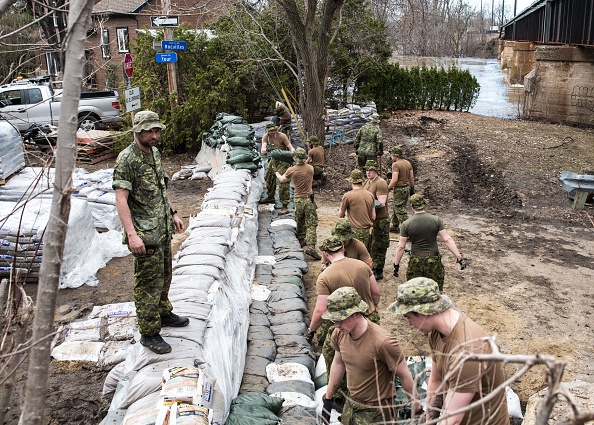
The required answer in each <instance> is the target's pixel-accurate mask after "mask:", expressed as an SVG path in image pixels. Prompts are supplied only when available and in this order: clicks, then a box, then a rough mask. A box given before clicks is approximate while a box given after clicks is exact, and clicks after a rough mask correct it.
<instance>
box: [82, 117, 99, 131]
mask: <svg viewBox="0 0 594 425" xmlns="http://www.w3.org/2000/svg"><path fill="white" fill-rule="evenodd" d="M78 128H79V129H80V130H84V131H89V130H98V129H99V121H98V120H97V118H95V117H94V116H93V115H81V116H79V117H78Z"/></svg>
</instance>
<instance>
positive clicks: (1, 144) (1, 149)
mask: <svg viewBox="0 0 594 425" xmlns="http://www.w3.org/2000/svg"><path fill="white" fill-rule="evenodd" d="M24 166H25V155H24V152H23V140H22V139H21V135H20V134H19V132H18V131H17V130H16V129H15V128H14V127H13V126H12V125H10V124H9V123H8V122H6V121H4V120H2V119H0V182H4V180H5V179H7V178H8V177H10V176H11V175H13V174H14V173H16V172H17V171H18V170H20V169H21V168H23V167H24Z"/></svg>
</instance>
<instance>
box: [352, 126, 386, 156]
mask: <svg viewBox="0 0 594 425" xmlns="http://www.w3.org/2000/svg"><path fill="white" fill-rule="evenodd" d="M355 151H356V152H357V154H359V155H365V156H368V157H375V156H378V155H381V154H382V153H383V152H384V142H383V140H382V131H381V130H380V128H379V126H378V125H375V124H366V125H364V126H363V127H361V129H359V131H358V132H357V135H356V136H355Z"/></svg>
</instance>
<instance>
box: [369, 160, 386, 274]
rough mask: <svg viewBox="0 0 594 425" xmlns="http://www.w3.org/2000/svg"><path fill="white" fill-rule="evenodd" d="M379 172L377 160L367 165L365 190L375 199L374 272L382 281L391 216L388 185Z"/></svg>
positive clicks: (372, 238) (372, 255)
mask: <svg viewBox="0 0 594 425" xmlns="http://www.w3.org/2000/svg"><path fill="white" fill-rule="evenodd" d="M377 171H378V165H377V162H376V161H375V160H372V159H370V160H368V161H367V162H366V163H365V172H366V174H367V180H366V181H365V182H364V183H363V189H365V190H367V191H369V192H370V193H371V194H372V195H373V197H374V198H375V220H373V229H372V230H371V258H372V259H373V264H372V270H373V275H374V276H375V278H376V279H377V280H382V279H383V278H384V265H385V263H386V252H387V251H388V247H389V246H390V214H389V212H388V184H387V183H386V181H385V180H384V179H383V178H381V177H380V176H379V175H378V173H377Z"/></svg>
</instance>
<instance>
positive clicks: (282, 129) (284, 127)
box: [278, 124, 292, 141]
mask: <svg viewBox="0 0 594 425" xmlns="http://www.w3.org/2000/svg"><path fill="white" fill-rule="evenodd" d="M291 128H292V127H291V124H283V125H281V126H280V128H279V130H278V131H280V132H281V133H284V134H285V136H287V137H288V138H289V141H290V140H291Z"/></svg>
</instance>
